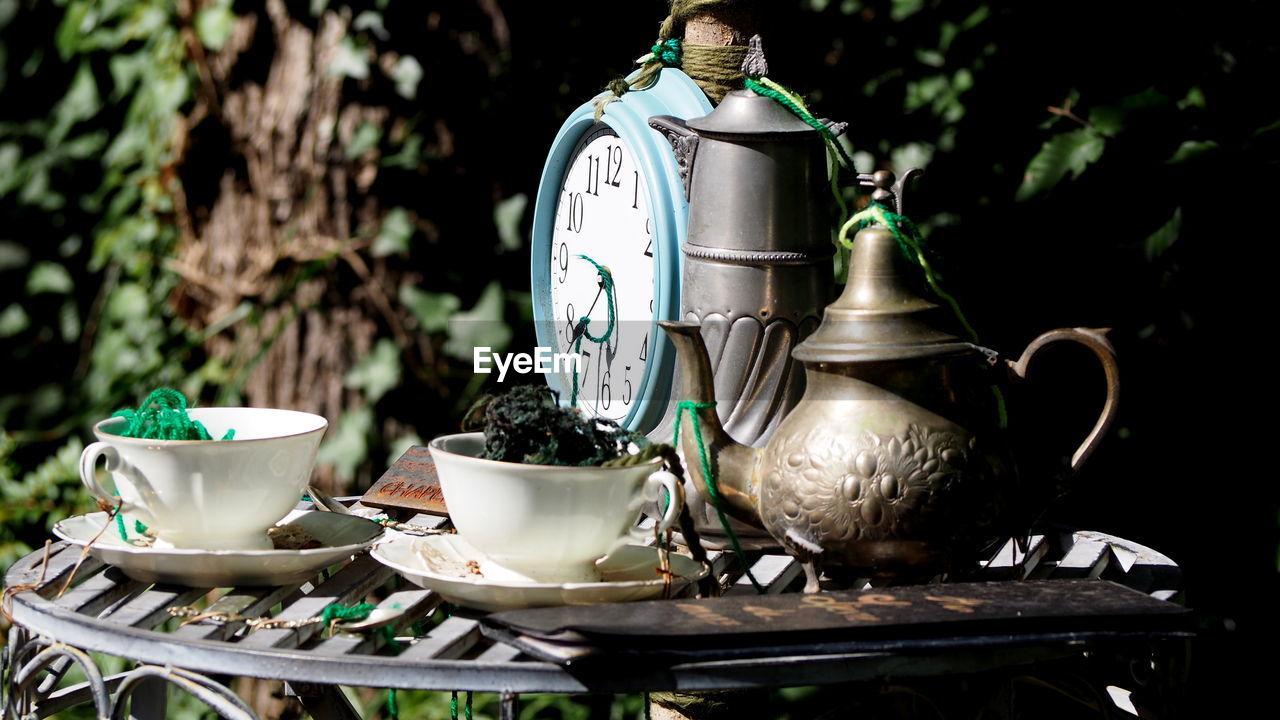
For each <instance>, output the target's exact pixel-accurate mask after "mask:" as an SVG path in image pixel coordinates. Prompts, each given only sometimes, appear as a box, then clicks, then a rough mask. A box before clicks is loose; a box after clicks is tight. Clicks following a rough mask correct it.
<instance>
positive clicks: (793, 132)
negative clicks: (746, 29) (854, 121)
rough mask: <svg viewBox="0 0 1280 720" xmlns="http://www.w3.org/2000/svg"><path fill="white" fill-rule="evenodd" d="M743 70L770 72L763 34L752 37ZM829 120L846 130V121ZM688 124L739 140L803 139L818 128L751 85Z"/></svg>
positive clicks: (752, 74) (747, 72) (755, 75)
mask: <svg viewBox="0 0 1280 720" xmlns="http://www.w3.org/2000/svg"><path fill="white" fill-rule="evenodd" d="M742 72H743V74H744V75H745V76H746V77H750V78H761V77H763V76H764V75H766V74H767V73H768V72H769V65H768V63H767V62H766V61H765V57H764V50H763V49H762V47H761V43H760V36H759V35H754V36H752V37H751V40H750V41H749V49H748V50H747V54H746V56H745V58H744V59H743V61H742ZM757 87H759V86H757ZM826 124H827V127H828V128H829V129H831V130H832V133H833V134H835V135H839V134H840V132H842V131H843V130H844V124H842V123H826ZM688 125H689V127H690V128H691V129H693V130H694V131H695V132H697V133H698V134H699V135H702V136H712V137H714V136H718V135H719V136H729V135H731V136H733V137H734V139H736V140H742V139H752V136H755V137H756V138H757V139H761V140H763V139H770V140H783V139H797V140H799V139H805V138H806V136H808V135H814V134H817V132H818V130H817V128H815V127H813V126H811V125H810V124H809V123H807V122H805V121H804V120H801V119H800V118H799V117H797V116H796V115H795V113H793V112H792V111H791V110H790V109H788V108H787V107H785V106H784V105H783V104H782V103H780V102H778V101H777V100H775V99H773V98H771V97H767V96H765V95H760V94H757V93H756V92H755V91H753V90H747V89H744V90H734V91H732V92H729V93H726V94H725V96H724V99H723V100H721V101H720V104H719V105H717V106H716V108H715V109H714V110H712V111H711V112H710V113H709V114H707V115H704V116H703V117H700V118H692V119H690V120H689V122H688ZM744 136H745V137H744Z"/></svg>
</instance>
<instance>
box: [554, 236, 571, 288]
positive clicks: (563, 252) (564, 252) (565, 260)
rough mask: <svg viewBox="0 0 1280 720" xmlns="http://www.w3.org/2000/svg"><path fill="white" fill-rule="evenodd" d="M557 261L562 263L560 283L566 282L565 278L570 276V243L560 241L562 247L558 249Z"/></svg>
mask: <svg viewBox="0 0 1280 720" xmlns="http://www.w3.org/2000/svg"><path fill="white" fill-rule="evenodd" d="M556 262H557V263H558V264H559V265H560V284H562V285H563V284H564V281H565V278H567V277H569V244H568V243H560V247H559V248H557V249H556Z"/></svg>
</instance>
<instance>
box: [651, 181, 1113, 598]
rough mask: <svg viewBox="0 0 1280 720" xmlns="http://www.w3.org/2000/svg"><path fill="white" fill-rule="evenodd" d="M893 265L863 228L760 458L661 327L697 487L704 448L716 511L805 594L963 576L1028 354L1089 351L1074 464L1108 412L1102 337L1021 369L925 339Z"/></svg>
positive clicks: (917, 311) (993, 511) (882, 232)
mask: <svg viewBox="0 0 1280 720" xmlns="http://www.w3.org/2000/svg"><path fill="white" fill-rule="evenodd" d="M884 175H888V173H884ZM891 183H892V178H891V177H890V178H889V179H888V181H887V182H883V181H882V182H881V183H878V184H880V185H881V188H882V189H881V190H880V191H877V192H878V193H879V196H880V198H881V199H882V200H883V199H884V198H885V197H886V196H888V195H889V193H887V191H886V190H885V189H884V188H887V187H888V185H889V184H891ZM900 262H902V260H901V253H900V251H899V248H898V244H897V241H896V240H895V239H894V237H893V235H892V234H891V233H890V231H889V230H887V229H885V228H883V227H879V226H872V227H868V228H864V229H863V230H862V231H861V232H859V233H858V234H857V237H856V239H855V243H854V250H853V257H852V261H851V270H850V273H849V280H848V284H847V285H846V286H845V288H844V292H843V293H842V294H841V295H840V297H839V298H838V299H837V300H836V301H835V302H834V303H832V304H831V305H829V306H828V307H827V308H826V311H825V315H824V318H823V321H822V324H821V325H820V326H819V327H818V329H817V330H816V331H815V332H814V333H813V334H812V335H810V336H809V337H808V339H806V340H805V341H804V342H802V343H801V344H800V345H798V346H797V347H796V348H795V349H794V350H793V352H792V356H793V357H794V358H795V359H796V360H798V361H800V362H802V363H803V364H804V367H805V373H806V380H807V386H806V390H805V394H804V396H803V397H802V398H801V400H800V402H799V404H798V405H796V407H795V409H794V410H792V411H791V412H790V413H789V414H788V415H787V416H786V418H785V419H784V420H783V421H782V422H781V423H780V424H779V425H778V429H777V431H776V433H774V435H773V436H772V438H770V440H769V442H768V443H767V444H766V445H765V446H764V447H761V448H752V447H748V446H745V445H742V444H739V443H737V442H735V441H734V440H733V439H732V438H731V437H730V436H729V434H728V433H726V432H725V430H724V428H723V426H722V425H721V423H720V420H719V418H718V417H717V414H716V411H715V408H714V400H715V398H714V390H713V387H714V383H713V378H712V374H711V369H710V367H711V366H710V362H709V359H708V356H707V352H706V348H705V345H704V344H703V340H702V337H701V335H700V333H699V326H698V325H697V324H696V323H669V322H664V323H662V327H663V329H665V330H666V332H667V334H668V335H669V336H670V337H671V339H672V341H673V342H674V344H675V347H676V352H677V356H678V365H679V371H678V376H679V378H680V383H681V388H680V395H679V397H680V398H682V399H685V400H687V401H692V403H693V404H692V405H689V408H690V411H691V412H695V413H696V414H697V418H696V420H697V422H688V421H686V422H684V423H682V427H681V437H680V438H678V442H679V443H680V444H681V446H682V448H683V450H684V455H685V457H686V458H688V459H689V462H688V463H687V465H688V467H689V470H690V473H691V474H692V475H693V477H694V480H695V482H694V484H695V485H696V486H697V488H698V490H699V492H700V493H701V494H702V495H703V496H704V499H706V500H708V501H710V500H711V498H710V497H709V495H710V493H709V492H708V490H707V478H706V477H705V473H704V471H703V467H702V464H701V463H700V462H699V458H700V456H701V449H700V448H699V445H700V444H701V445H702V449H705V451H706V453H707V455H708V456H709V457H708V459H709V465H710V467H711V468H712V469H713V473H714V474H715V475H716V481H717V487H718V489H719V494H720V496H721V498H722V499H723V500H724V501H725V502H726V504H727V507H726V508H725V509H726V510H727V511H728V512H729V513H730V514H731V515H733V516H734V517H737V518H738V519H741V520H743V521H746V522H750V523H755V524H758V525H761V526H763V527H764V529H765V530H766V531H768V532H769V534H771V535H772V536H773V537H774V538H775V539H777V540H778V542H780V543H782V544H783V545H784V546H785V547H786V548H787V549H788V551H789V552H791V553H792V554H793V555H795V556H796V557H798V558H799V559H800V560H801V561H802V562H803V563H804V567H805V573H806V576H807V584H806V586H805V590H806V591H808V592H813V591H816V590H817V589H818V575H819V568H820V567H823V566H833V565H834V566H844V567H847V568H851V569H853V570H855V571H857V572H859V573H867V574H872V575H888V574H915V573H934V572H938V571H940V570H944V569H947V568H949V567H954V566H955V564H956V563H961V565H960V567H963V563H964V562H967V561H969V560H972V559H973V554H974V553H975V552H976V551H977V550H978V549H979V548H980V547H981V546H982V545H983V544H985V543H986V542H989V541H990V540H994V539H995V535H996V530H995V528H996V524H997V522H998V521H999V520H1000V513H1001V511H1002V510H1004V509H1005V507H1006V506H1007V504H1008V503H1010V502H1011V501H1012V500H1013V498H1012V494H1013V492H1014V481H1015V478H1014V472H1013V463H1012V460H1011V456H1010V453H1009V451H1008V449H1007V448H1006V447H1005V441H1004V433H1003V432H1001V430H1000V429H999V427H998V424H999V423H998V422H997V416H998V413H997V411H996V407H995V406H996V400H995V394H994V393H993V391H992V385H993V382H994V381H995V380H996V379H997V378H994V377H993V371H994V370H1001V369H1008V370H1009V371H1010V374H1011V375H1012V376H1015V377H1018V378H1022V377H1025V375H1026V372H1027V368H1028V365H1029V364H1030V363H1031V360H1032V359H1033V358H1034V357H1035V355H1036V353H1037V352H1038V351H1039V350H1040V349H1041V348H1043V347H1044V346H1046V345H1049V344H1051V343H1055V342H1058V341H1062V340H1073V341H1076V342H1079V343H1082V344H1084V345H1086V346H1087V347H1089V348H1090V349H1092V350H1093V352H1094V353H1095V354H1096V355H1097V357H1098V358H1099V360H1100V361H1101V362H1102V365H1103V368H1104V370H1105V371H1106V378H1107V398H1106V403H1105V405H1104V407H1103V409H1102V412H1101V415H1100V417H1099V418H1098V420H1097V422H1096V423H1095V425H1094V427H1093V430H1092V431H1091V432H1090V433H1089V435H1088V437H1087V438H1086V439H1085V440H1084V442H1083V443H1082V444H1081V445H1080V447H1079V449H1077V450H1076V452H1075V454H1074V456H1073V457H1072V461H1071V469H1072V470H1075V469H1076V468H1078V467H1079V466H1080V465H1081V463H1083V462H1084V461H1085V459H1086V458H1088V456H1089V455H1090V453H1092V451H1093V449H1094V448H1095V446H1096V445H1097V443H1098V441H1099V440H1100V439H1101V437H1102V435H1103V434H1104V433H1105V432H1106V430H1107V428H1108V427H1109V426H1110V425H1111V422H1112V420H1113V418H1114V417H1115V412H1116V399H1117V395H1118V391H1119V375H1118V369H1117V366H1116V361H1115V351H1114V349H1113V348H1112V346H1111V343H1110V342H1108V341H1107V339H1106V338H1105V337H1104V336H1103V334H1102V332H1100V331H1097V330H1090V329H1083V328H1075V329H1060V330H1053V331H1050V332H1047V333H1045V334H1043V335H1041V336H1040V337H1038V338H1036V339H1035V340H1034V341H1032V343H1031V344H1030V345H1029V346H1028V347H1027V349H1026V350H1025V351H1024V352H1023V354H1022V357H1021V358H1020V359H1019V360H1018V361H1017V362H1008V361H1006V362H1005V363H1001V362H1000V361H999V360H998V359H997V358H996V356H995V354H994V353H993V352H991V351H989V350H986V349H985V348H981V347H978V346H976V345H974V344H972V343H969V342H965V341H963V340H961V339H960V338H958V337H956V336H954V335H951V334H948V333H946V332H944V331H942V330H938V329H935V327H934V326H933V323H932V320H931V318H932V316H934V315H936V314H937V312H938V310H939V308H938V306H937V305H935V304H933V303H931V302H929V301H927V300H925V299H923V298H921V297H919V296H917V295H916V294H914V293H913V292H912V291H911V290H909V289H908V288H907V286H906V284H905V283H904V281H903V277H902V275H901V273H900V271H899V268H898V265H899V263H900ZM1002 374H1003V373H1002ZM999 379H1001V380H1002V379H1003V378H999ZM686 404H687V403H686Z"/></svg>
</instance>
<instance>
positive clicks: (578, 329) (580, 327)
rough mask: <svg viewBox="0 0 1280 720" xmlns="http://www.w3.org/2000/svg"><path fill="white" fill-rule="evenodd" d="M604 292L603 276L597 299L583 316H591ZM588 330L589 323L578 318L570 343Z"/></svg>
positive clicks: (597, 291)
mask: <svg viewBox="0 0 1280 720" xmlns="http://www.w3.org/2000/svg"><path fill="white" fill-rule="evenodd" d="M602 292H604V279H603V278H601V279H600V289H599V290H596V299H595V300H592V301H591V307H589V308H587V311H586V312H585V313H583V315H582V317H584V318H587V317H591V311H592V310H595V309H596V303H598V302H600V293H602ZM586 331H587V324H586V323H585V322H583V321H582V320H578V324H577V325H575V326H574V328H573V337H571V338H569V345H570V346H572V345H573V344H574V343H575V342H577V340H578V338H579V337H581V336H582V334H583V333H585V332H586Z"/></svg>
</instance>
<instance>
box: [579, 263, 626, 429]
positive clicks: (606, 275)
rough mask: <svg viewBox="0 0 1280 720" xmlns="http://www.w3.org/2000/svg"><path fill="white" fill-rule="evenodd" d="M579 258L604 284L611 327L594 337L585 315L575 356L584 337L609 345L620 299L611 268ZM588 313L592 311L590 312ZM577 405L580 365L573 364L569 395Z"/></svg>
mask: <svg viewBox="0 0 1280 720" xmlns="http://www.w3.org/2000/svg"><path fill="white" fill-rule="evenodd" d="M578 257H580V258H582V259H583V260H586V261H587V262H589V263H591V264H592V265H594V266H595V268H596V272H597V273H599V274H600V281H601V283H602V284H603V290H604V294H605V305H606V307H607V309H608V311H609V325H608V327H606V328H605V330H604V334H603V335H600V336H598V337H597V336H595V335H592V334H591V330H590V329H589V328H590V325H591V318H590V317H589V316H588V315H583V316H582V317H580V318H578V327H579V328H581V331H580V332H578V336H577V337H576V338H574V341H573V353H574V354H575V355H580V354H582V338H584V337H585V338H586V339H588V340H590V341H591V342H593V343H597V344H604V343H607V342H608V341H609V338H610V337H612V336H613V334H614V330H615V329H616V325H617V319H618V299H617V297H615V296H614V292H613V273H611V272H609V268H607V267H605V266H603V265H601V264H600V263H598V262H596V261H595V260H592V259H591V258H589V257H587V256H586V255H579V256H578ZM597 297H599V296H597ZM588 312H590V311H589V310H588ZM577 404H578V364H577V363H573V388H572V390H571V391H570V393H569V407H576V406H577Z"/></svg>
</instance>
